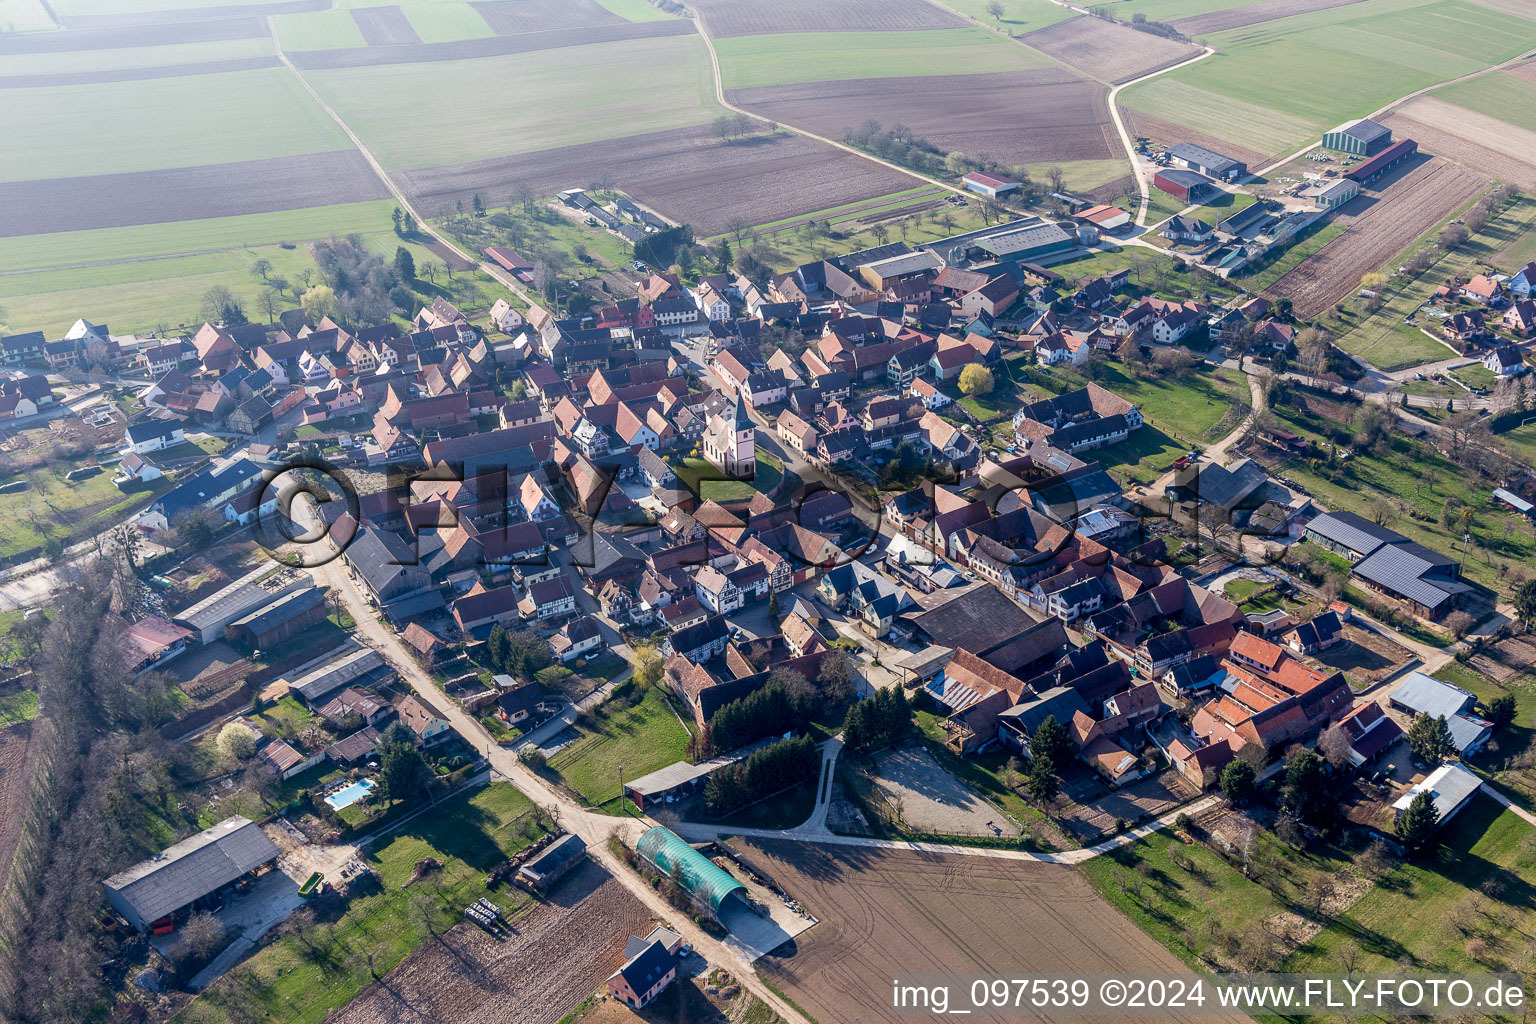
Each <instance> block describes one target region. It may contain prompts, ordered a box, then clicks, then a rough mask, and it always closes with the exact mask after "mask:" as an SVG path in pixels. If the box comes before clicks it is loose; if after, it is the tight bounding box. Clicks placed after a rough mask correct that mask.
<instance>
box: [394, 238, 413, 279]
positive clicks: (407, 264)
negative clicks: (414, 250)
mask: <svg viewBox="0 0 1536 1024" xmlns="http://www.w3.org/2000/svg"><path fill="white" fill-rule="evenodd" d="M395 273H397V274H399V275H400V280H402V281H404V282H405V283H406V284H410V283H411V282H412V281H414V280H416V260H415V258H413V257H412V256H411V250H409V249H407V248H406V247H405V246H403V245H399V246H396V247H395Z"/></svg>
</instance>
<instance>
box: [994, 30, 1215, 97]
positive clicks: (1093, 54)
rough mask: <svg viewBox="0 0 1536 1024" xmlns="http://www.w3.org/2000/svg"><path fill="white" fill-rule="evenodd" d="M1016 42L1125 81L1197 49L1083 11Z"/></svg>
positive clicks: (1105, 78) (1111, 79) (1103, 76)
mask: <svg viewBox="0 0 1536 1024" xmlns="http://www.w3.org/2000/svg"><path fill="white" fill-rule="evenodd" d="M1019 39H1020V41H1022V42H1024V43H1027V44H1028V45H1030V46H1033V47H1034V48H1035V49H1037V50H1043V51H1044V52H1046V53H1048V54H1050V55H1051V56H1052V57H1055V58H1056V59H1058V60H1063V61H1066V62H1067V63H1068V64H1070V65H1072V66H1073V67H1074V68H1077V69H1078V70H1079V71H1082V72H1083V73H1085V74H1088V75H1092V76H1093V77H1094V78H1097V79H1098V80H1099V81H1101V82H1109V83H1111V84H1116V83H1119V82H1129V81H1130V80H1131V79H1133V78H1139V77H1141V76H1142V75H1145V74H1147V73H1148V72H1152V71H1156V70H1157V69H1158V68H1165V67H1168V66H1169V65H1170V64H1177V63H1178V62H1179V61H1181V60H1187V59H1189V58H1190V57H1193V56H1194V55H1195V54H1196V53H1198V52H1199V48H1198V47H1196V46H1194V45H1193V44H1190V43H1181V42H1178V41H1176V40H1173V39H1164V38H1163V37H1162V36H1155V35H1152V34H1151V33H1150V32H1138V31H1136V30H1135V29H1133V28H1127V27H1126V26H1124V25H1119V24H1116V23H1115V22H1112V21H1105V20H1104V19H1103V18H1093V17H1089V16H1088V15H1086V14H1081V15H1078V16H1077V17H1076V18H1068V19H1067V20H1066V21H1059V22H1057V23H1056V24H1054V25H1052V26H1050V27H1049V28H1042V29H1040V30H1039V31H1037V32H1030V33H1027V34H1025V35H1023V36H1020V37H1019Z"/></svg>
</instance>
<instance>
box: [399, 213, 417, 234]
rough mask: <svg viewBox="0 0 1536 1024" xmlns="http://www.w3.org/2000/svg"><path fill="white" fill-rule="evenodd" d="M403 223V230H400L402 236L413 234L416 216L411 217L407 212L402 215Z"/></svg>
mask: <svg viewBox="0 0 1536 1024" xmlns="http://www.w3.org/2000/svg"><path fill="white" fill-rule="evenodd" d="M403 223H404V226H405V230H404V231H403V232H402V234H404V236H405V237H406V238H409V237H411V236H412V235H414V234H415V233H416V218H415V217H413V216H412V215H411V214H409V213H407V214H405V215H404V218H403Z"/></svg>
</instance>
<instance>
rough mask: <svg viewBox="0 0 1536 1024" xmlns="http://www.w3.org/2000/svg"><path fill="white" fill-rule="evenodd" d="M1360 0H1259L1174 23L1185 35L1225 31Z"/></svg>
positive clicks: (1181, 19) (1341, 5)
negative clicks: (1254, 2) (1244, 5)
mask: <svg viewBox="0 0 1536 1024" xmlns="http://www.w3.org/2000/svg"><path fill="white" fill-rule="evenodd" d="M1359 2H1360V0H1260V2H1259V3H1256V4H1249V5H1248V6H1247V7H1234V8H1231V9H1230V10H1225V11H1212V12H1211V13H1210V14H1200V15H1196V16H1195V17H1193V18H1180V19H1179V20H1178V21H1175V22H1174V23H1173V27H1174V28H1176V29H1178V30H1179V31H1180V32H1182V33H1184V34H1185V35H1187V36H1204V35H1210V34H1211V33H1213V32H1225V31H1226V30H1227V29H1229V28H1242V27H1243V26H1244V25H1257V24H1258V23H1259V22H1261V21H1274V20H1275V19H1276V18H1289V17H1290V16H1291V15H1293V14H1306V13H1307V12H1308V11H1322V10H1327V9H1328V8H1330V7H1344V6H1346V5H1348V4H1357V3H1359Z"/></svg>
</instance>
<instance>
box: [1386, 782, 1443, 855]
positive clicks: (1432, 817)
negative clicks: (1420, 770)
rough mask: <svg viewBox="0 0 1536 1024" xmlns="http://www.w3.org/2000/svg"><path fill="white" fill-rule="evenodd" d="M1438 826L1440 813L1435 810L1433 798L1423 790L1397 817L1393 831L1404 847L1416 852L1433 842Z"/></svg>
mask: <svg viewBox="0 0 1536 1024" xmlns="http://www.w3.org/2000/svg"><path fill="white" fill-rule="evenodd" d="M1439 824H1440V812H1439V811H1437V810H1435V798H1434V797H1433V796H1431V795H1430V794H1429V792H1428V790H1425V791H1424V792H1421V793H1420V794H1419V795H1418V796H1416V797H1414V798H1413V802H1412V803H1410V804H1409V805H1408V808H1407V810H1405V811H1403V813H1402V814H1400V815H1398V817H1397V823H1396V825H1395V826H1394V828H1393V830H1394V831H1395V832H1396V833H1397V838H1398V840H1399V841H1400V842H1401V843H1402V844H1403V845H1404V846H1406V847H1408V849H1409V850H1412V851H1414V852H1418V851H1421V850H1424V849H1427V848H1428V847H1429V845H1430V844H1431V843H1432V842H1433V841H1434V838H1435V830H1436V828H1437V827H1438V826H1439Z"/></svg>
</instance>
